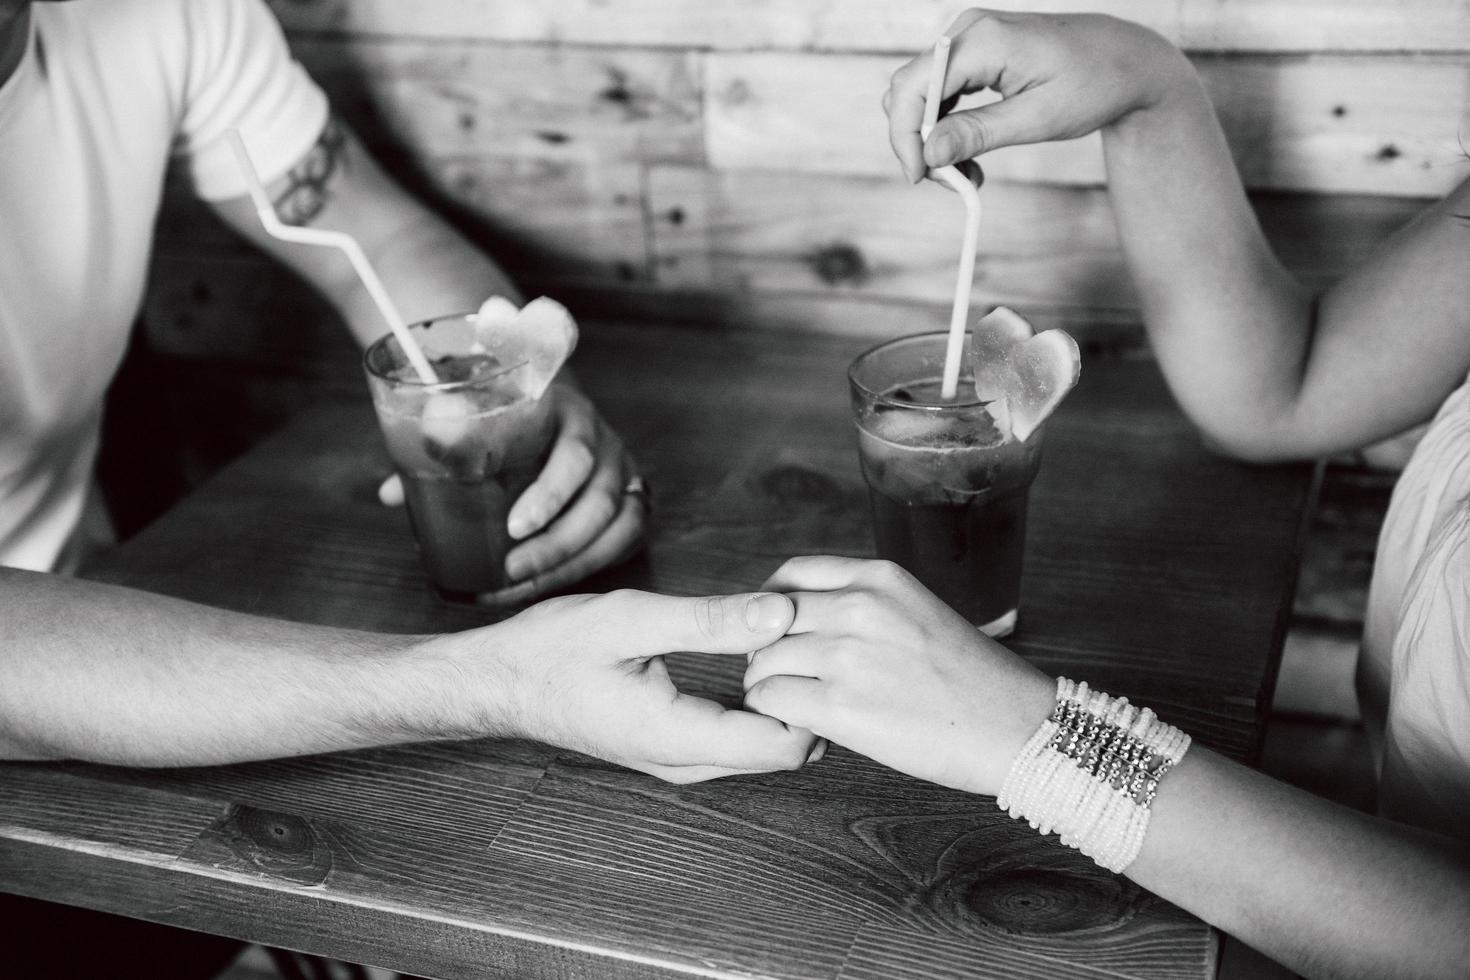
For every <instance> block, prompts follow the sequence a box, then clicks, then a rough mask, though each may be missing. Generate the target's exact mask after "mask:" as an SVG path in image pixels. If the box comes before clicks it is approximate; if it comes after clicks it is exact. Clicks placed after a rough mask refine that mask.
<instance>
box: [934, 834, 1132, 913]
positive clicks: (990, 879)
mask: <svg viewBox="0 0 1470 980" xmlns="http://www.w3.org/2000/svg"><path fill="white" fill-rule="evenodd" d="M1021 831H1024V834H1022V833H1020V832H1021ZM1042 844H1043V842H1042V841H1041V840H1040V839H1039V838H1038V837H1037V836H1036V834H1035V831H1032V830H1031V829H1030V828H1029V827H1026V826H1025V825H1024V824H1020V823H1017V824H1016V826H1014V827H1012V826H1009V825H991V826H985V827H977V828H976V829H975V830H974V831H973V832H971V833H967V834H963V835H961V836H960V837H959V838H957V839H956V840H955V841H954V842H953V843H952V844H951V845H950V846H949V847H948V848H946V850H945V852H944V854H943V855H942V856H941V857H940V859H939V861H938V863H937V866H936V868H935V876H934V879H933V881H932V883H931V884H930V885H929V888H928V890H927V895H926V896H925V899H924V900H925V902H926V904H928V905H929V906H930V907H931V908H933V909H934V910H935V911H936V912H938V913H939V914H940V915H941V916H942V917H943V918H945V919H948V920H950V921H952V922H954V923H955V924H957V925H960V926H961V927H962V928H964V927H965V925H966V924H968V925H969V926H970V927H975V926H978V927H979V928H980V930H985V931H1000V932H1006V933H1012V934H1016V935H1039V936H1053V935H1061V934H1069V933H1087V932H1103V931H1109V930H1113V929H1117V928H1120V927H1122V926H1123V925H1125V924H1126V923H1128V922H1129V921H1131V920H1132V919H1133V917H1134V915H1135V914H1136V913H1137V912H1138V910H1139V908H1140V907H1141V906H1143V905H1145V904H1147V903H1149V902H1151V901H1152V898H1151V896H1149V895H1148V893H1147V892H1145V891H1143V890H1142V889H1141V888H1139V887H1138V886H1137V885H1135V884H1133V882H1131V881H1129V880H1128V879H1126V878H1120V877H1117V876H1115V875H1112V874H1109V873H1108V872H1106V871H1104V870H1102V869H1101V868H1099V867H1098V866H1097V865H1095V864H1093V863H1092V862H1091V861H1089V860H1087V859H1086V858H1084V857H1082V856H1081V855H1079V854H1078V853H1077V852H1076V851H1072V850H1069V849H1066V848H1060V847H1055V846H1049V845H1048V846H1040V845H1042Z"/></svg>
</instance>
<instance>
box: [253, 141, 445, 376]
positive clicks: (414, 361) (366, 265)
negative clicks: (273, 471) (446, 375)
mask: <svg viewBox="0 0 1470 980" xmlns="http://www.w3.org/2000/svg"><path fill="white" fill-rule="evenodd" d="M228 136H229V140H230V148H231V149H233V150H234V151H235V160H236V161H237V162H238V163H239V164H240V170H241V171H242V172H243V173H244V174H245V181H246V184H247V185H248V186H249V188H250V200H251V201H253V202H254V203H255V212H256V214H258V215H259V216H260V223H261V224H262V225H264V226H265V230H266V231H267V232H269V233H270V234H271V235H272V236H274V237H276V238H279V239H281V240H282V241H285V242H299V243H300V244H303V245H325V246H327V247H328V248H337V249H341V250H342V251H343V252H345V253H346V254H347V258H348V260H349V261H350V262H351V263H352V267H353V268H354V269H356V270H357V275H358V277H359V278H361V279H362V284H363V285H364V286H366V287H367V291H368V295H369V296H371V297H372V298H373V302H374V303H376V304H377V306H378V312H379V313H381V314H383V319H384V320H387V321H388V329H389V330H391V331H393V335H394V336H395V337H397V338H398V344H399V346H400V347H402V348H403V354H404V356H405V357H407V358H408V363H409V364H410V365H412V366H413V370H414V373H415V374H417V375H418V376H419V380H420V381H422V382H423V383H424V384H430V385H432V384H438V383H439V376H438V375H437V374H435V373H434V368H433V366H432V365H430V364H429V359H428V358H426V357H424V352H423V351H422V350H420V349H419V345H418V342H417V341H415V340H414V339H413V336H412V335H411V334H410V333H409V332H408V327H407V326H406V325H405V324H404V322H403V317H402V316H401V315H400V314H399V312H398V308H397V307H395V306H394V305H393V300H392V299H391V298H390V297H389V296H388V290H386V289H384V288H383V282H382V280H380V279H379V278H378V274H377V273H376V272H375V271H373V267H372V264H371V263H370V262H368V258H367V254H366V253H364V252H363V250H362V246H361V245H359V244H357V239H355V238H353V237H352V236H351V235H349V234H347V233H345V232H340V231H323V230H321V229H318V228H296V227H293V226H291V225H288V224H285V223H284V222H282V221H281V219H280V218H278V217H276V209H275V207H274V206H273V205H272V204H271V201H270V198H269V197H267V196H266V193H265V185H264V184H262V183H261V182H260V175H259V174H258V173H256V171H255V164H254V163H252V162H251V160H250V154H249V152H247V151H246V149H245V141H244V140H242V139H241V138H240V131H239V130H237V129H232V130H230V132H229V134H228Z"/></svg>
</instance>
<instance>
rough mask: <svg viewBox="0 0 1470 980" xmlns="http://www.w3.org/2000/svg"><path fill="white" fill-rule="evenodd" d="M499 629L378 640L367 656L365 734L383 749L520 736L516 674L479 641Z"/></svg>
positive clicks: (361, 717)
mask: <svg viewBox="0 0 1470 980" xmlns="http://www.w3.org/2000/svg"><path fill="white" fill-rule="evenodd" d="M493 629H495V627H486V628H484V629H481V630H473V631H467V632H465V633H452V634H443V635H434V636H384V637H379V638H377V641H376V643H375V647H376V649H375V650H373V651H372V652H371V653H370V654H369V656H368V657H367V658H365V664H364V667H365V670H364V675H365V676H364V680H365V683H366V688H365V689H364V690H363V691H362V694H361V697H360V698H359V699H358V701H359V704H360V705H361V706H362V710H361V711H360V712H359V713H358V715H357V717H356V719H355V724H356V725H357V727H358V728H359V730H360V731H361V732H362V733H363V734H364V735H365V736H367V737H368V738H370V739H371V740H373V741H374V742H375V743H377V744H389V743H393V742H409V741H451V740H463V739H472V738H492V737H507V738H513V737H517V736H518V735H519V727H520V726H519V725H518V724H517V723H516V721H515V719H514V718H513V717H512V715H513V712H512V710H511V705H512V704H513V703H514V699H512V698H509V697H507V696H506V695H507V693H508V691H509V690H510V687H511V685H510V677H509V675H510V670H509V669H508V667H506V666H505V665H504V664H502V663H501V658H500V657H499V656H498V655H497V653H496V650H495V648H494V645H493V644H491V643H490V642H488V638H486V639H485V640H480V638H481V637H483V636H484V634H485V633H487V632H488V631H490V630H493Z"/></svg>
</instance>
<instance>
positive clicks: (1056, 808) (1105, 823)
mask: <svg viewBox="0 0 1470 980" xmlns="http://www.w3.org/2000/svg"><path fill="white" fill-rule="evenodd" d="M1188 748H1189V736H1188V735H1186V734H1185V733H1184V732H1182V731H1180V730H1179V729H1178V728H1175V727H1174V726H1173V725H1168V724H1165V723H1164V722H1162V721H1160V720H1159V719H1158V717H1157V716H1156V715H1155V714H1154V713H1153V712H1152V711H1150V710H1149V709H1148V708H1143V709H1141V710H1140V709H1138V708H1136V707H1134V706H1133V705H1131V704H1129V703H1128V699H1127V698H1112V697H1109V696H1108V695H1106V694H1104V693H1102V692H1101V691H1091V690H1089V689H1088V687H1087V683H1086V682H1085V681H1084V682H1082V683H1081V684H1078V683H1076V682H1074V681H1070V680H1067V678H1065V677H1059V678H1057V703H1056V707H1055V708H1054V709H1053V710H1052V713H1051V716H1050V717H1049V718H1047V720H1046V721H1044V722H1042V724H1041V727H1040V728H1038V729H1037V730H1036V734H1034V735H1032V736H1031V740H1030V741H1029V742H1027V743H1026V747H1025V748H1023V749H1022V750H1021V754H1020V755H1019V756H1017V757H1016V761H1015V762H1014V763H1012V764H1011V770H1010V772H1009V773H1007V775H1006V779H1005V783H1004V784H1003V785H1002V786H1001V789H1000V795H999V796H997V797H996V800H995V802H996V804H997V805H998V806H1000V808H1001V809H1002V810H1005V811H1006V812H1007V813H1009V814H1010V815H1011V816H1013V817H1017V818H1019V819H1022V820H1025V821H1026V822H1027V823H1029V824H1030V825H1031V826H1032V827H1034V828H1035V829H1037V830H1039V831H1041V832H1042V833H1043V834H1049V833H1051V832H1052V831H1056V832H1057V834H1059V835H1060V836H1061V839H1062V843H1063V844H1066V845H1067V846H1068V847H1075V848H1077V849H1078V850H1080V851H1081V852H1082V853H1083V854H1086V855H1087V856H1088V857H1090V858H1092V859H1093V860H1094V861H1096V862H1097V863H1098V864H1099V865H1101V866H1102V867H1104V868H1107V869H1108V870H1109V871H1113V872H1120V871H1122V870H1123V869H1124V868H1126V867H1128V865H1130V864H1132V863H1133V859H1134V858H1136V857H1137V856H1138V852H1139V850H1140V849H1141V848H1142V847H1143V835H1144V833H1145V832H1146V831H1147V830H1148V817H1149V807H1150V805H1151V804H1152V803H1153V801H1154V794H1155V793H1157V792H1158V788H1159V780H1161V779H1163V778H1164V775H1165V774H1166V773H1168V771H1169V770H1170V769H1172V768H1173V767H1174V766H1175V765H1176V764H1177V763H1178V762H1179V760H1180V759H1182V758H1183V757H1184V752H1185V750H1186V749H1188Z"/></svg>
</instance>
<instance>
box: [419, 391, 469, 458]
mask: <svg viewBox="0 0 1470 980" xmlns="http://www.w3.org/2000/svg"><path fill="white" fill-rule="evenodd" d="M474 414H475V406H474V403H473V402H471V401H470V400H469V399H468V398H466V397H465V396H464V395H459V394H455V393H454V392H445V391H431V392H429V394H428V396H427V397H426V398H425V399H424V407H423V410H422V411H421V412H420V413H419V430H420V431H421V432H423V434H424V439H425V441H426V442H428V441H432V442H436V443H438V444H439V445H441V446H453V445H454V444H456V443H458V442H460V441H462V440H463V439H464V437H465V435H466V434H467V433H468V432H469V431H470V418H471V417H472V416H473V415H474Z"/></svg>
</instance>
